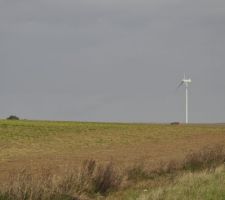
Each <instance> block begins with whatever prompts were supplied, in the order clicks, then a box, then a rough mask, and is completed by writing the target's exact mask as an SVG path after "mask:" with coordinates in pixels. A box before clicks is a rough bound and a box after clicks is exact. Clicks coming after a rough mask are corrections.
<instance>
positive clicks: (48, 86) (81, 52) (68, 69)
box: [0, 0, 225, 122]
mask: <svg viewBox="0 0 225 200" xmlns="http://www.w3.org/2000/svg"><path fill="white" fill-rule="evenodd" d="M184 72H185V73H186V74H187V75H188V76H190V77H191V78H192V80H193V83H192V84H191V86H190V121H191V122H225V78H224V76H225V1H223V0H213V1H212V0H135V1H134V0H129V1H128V0H63V1H62V0H0V92H1V93H0V94H1V95H0V117H1V118H5V117H7V116H9V115H11V114H16V115H18V116H19V117H21V118H26V119H50V120H79V121H83V120H85V121H119V122H170V121H184V117H185V114H184V111H185V107H184V105H185V101H184V100H185V96H184V95H185V91H184V88H180V89H179V90H177V89H176V87H177V85H178V84H179V81H180V80H181V79H182V77H183V73H184Z"/></svg>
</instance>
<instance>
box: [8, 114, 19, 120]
mask: <svg viewBox="0 0 225 200" xmlns="http://www.w3.org/2000/svg"><path fill="white" fill-rule="evenodd" d="M7 120H19V117H17V116H16V115H10V116H9V117H8V118H7Z"/></svg>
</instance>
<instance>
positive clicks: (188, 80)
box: [182, 78, 192, 83]
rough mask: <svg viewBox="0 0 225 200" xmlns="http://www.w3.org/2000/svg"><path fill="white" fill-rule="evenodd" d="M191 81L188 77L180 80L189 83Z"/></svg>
mask: <svg viewBox="0 0 225 200" xmlns="http://www.w3.org/2000/svg"><path fill="white" fill-rule="evenodd" d="M191 82H192V81H191V79H190V78H189V79H183V80H182V83H191Z"/></svg>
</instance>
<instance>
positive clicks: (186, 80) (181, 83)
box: [178, 74, 192, 124]
mask: <svg viewBox="0 0 225 200" xmlns="http://www.w3.org/2000/svg"><path fill="white" fill-rule="evenodd" d="M191 82H192V81H191V79H190V78H189V79H187V78H186V77H185V74H184V78H183V79H182V81H181V82H180V84H179V85H178V88H179V87H181V86H182V85H184V86H185V90H186V105H185V108H186V119H185V122H186V124H188V84H189V83H191Z"/></svg>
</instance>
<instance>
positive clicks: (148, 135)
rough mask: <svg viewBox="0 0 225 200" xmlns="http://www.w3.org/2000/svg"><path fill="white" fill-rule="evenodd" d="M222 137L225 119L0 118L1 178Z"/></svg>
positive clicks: (145, 157) (160, 152)
mask: <svg viewBox="0 0 225 200" xmlns="http://www.w3.org/2000/svg"><path fill="white" fill-rule="evenodd" d="M224 143H225V126H224V125H177V126H176V125H175V126H174V125H163V124H119V123H85V122H49V121H26V120H20V121H9V120H1V121H0V172H1V173H0V178H4V176H5V174H7V173H9V172H12V171H13V170H14V169H24V168H29V169H33V170H37V169H38V168H40V167H49V168H52V169H54V170H56V171H57V169H58V168H60V167H63V166H64V165H66V164H73V165H75V166H76V165H77V166H79V165H80V163H81V162H82V161H84V160H86V159H94V160H96V161H98V162H100V163H101V162H107V161H113V162H114V163H116V165H117V166H120V167H127V166H131V165H134V164H136V163H140V162H144V163H145V164H147V165H148V166H154V164H155V163H156V162H158V161H167V160H171V159H176V160H179V159H183V157H184V155H186V154H187V153H188V152H190V151H191V150H193V151H196V150H198V149H201V148H202V147H204V146H207V145H217V144H224Z"/></svg>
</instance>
